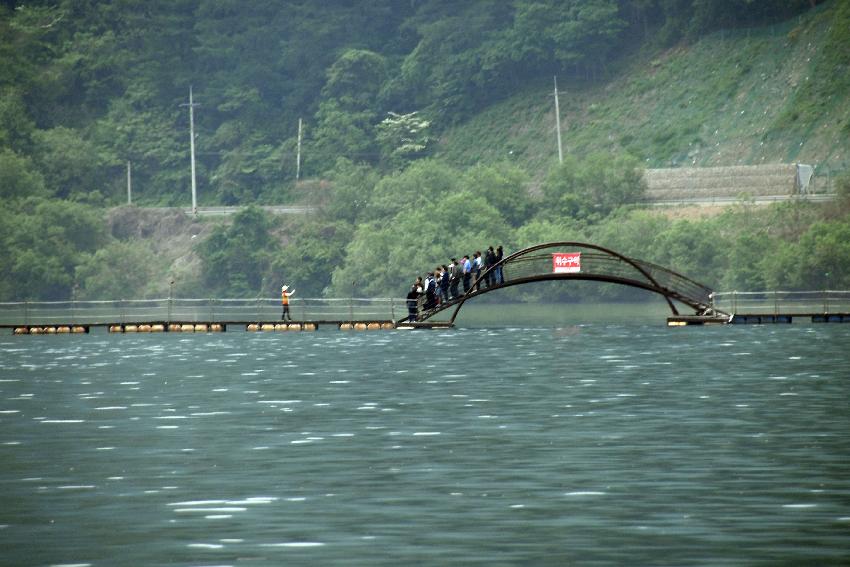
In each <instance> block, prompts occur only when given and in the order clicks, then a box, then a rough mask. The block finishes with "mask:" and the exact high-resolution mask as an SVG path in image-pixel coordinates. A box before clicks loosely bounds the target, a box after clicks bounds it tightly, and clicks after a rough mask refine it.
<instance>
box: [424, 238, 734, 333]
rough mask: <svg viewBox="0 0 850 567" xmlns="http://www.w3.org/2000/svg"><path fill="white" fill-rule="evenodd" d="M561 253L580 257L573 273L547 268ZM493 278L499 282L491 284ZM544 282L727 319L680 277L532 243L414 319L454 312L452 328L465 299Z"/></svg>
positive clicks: (709, 296) (585, 248)
mask: <svg viewBox="0 0 850 567" xmlns="http://www.w3.org/2000/svg"><path fill="white" fill-rule="evenodd" d="M563 253H580V254H581V256H580V268H579V271H574V272H556V271H555V270H554V269H553V266H554V264H553V258H554V254H563ZM499 273H501V275H502V277H501V280H499V281H497V278H498V274H499ZM550 280H589V281H599V282H608V283H615V284H620V285H625V286H630V287H635V288H640V289H644V290H647V291H650V292H653V293H657V294H659V295H661V296H663V297H664V299H665V300H666V302H667V305H668V306H669V307H670V311H671V312H672V313H673V315H679V311H678V309H677V308H676V303H674V302H677V303H681V304H683V305H686V306H688V307H690V308H692V309H693V310H694V311H695V313H696V314H697V315H718V316H723V315H727V314H726V313H723V312H720V311H718V310H716V309H715V308H714V305H713V301H712V300H713V295H714V293H713V291H712V290H711V288H709V287H708V286H705V285H703V284H701V283H699V282H696V281H694V280H692V279H690V278H688V277H686V276H683V275H682V274H679V273H677V272H674V271H673V270H669V269H667V268H664V267H662V266H659V265H657V264H653V263H650V262H645V261H643V260H637V259H635V258H629V257H627V256H624V255H623V254H620V253H618V252H615V251H613V250H610V249H608V248H603V247H602V246H597V245H595V244H588V243H586V242H568V241H564V242H548V243H545V244H538V245H536V246H531V247H529V248H525V249H523V250H519V251H518V252H515V253H513V254H511V255H509V256H506V257H505V258H503V259H502V260H501V261H500V262H499V263H497V264H496V265H494V266H492V267H490V268H489V269H487V270H482V272H481V274H480V277H479V278H478V279H477V280H474V282H473V283H472V287H471V289H470V291H469V293H466V294H463V295H461V296H460V297H459V298H456V299H452V300H450V301H448V302H444V303H442V304H440V305H438V306H437V307H435V308H433V309H430V310H427V311H423V312H422V313H420V316H419V320H420V321H425V320H427V319H429V318H431V317H433V316H435V315H437V314H438V313H441V312H444V311H446V310H448V309H452V308H454V312H453V313H452V315H451V319H450V320H449V324H453V323H454V321H455V318H456V317H457V315H458V312H459V311H460V309H461V307H463V304H464V303H465V302H466V301H468V300H470V299H473V298H475V297H478V296H480V295H482V294H485V293H489V292H491V291H496V290H498V289H504V288H506V287H511V286H515V285H522V284H527V283H532V282H540V281H550ZM488 281H489V282H490V285H488V284H487V282H488Z"/></svg>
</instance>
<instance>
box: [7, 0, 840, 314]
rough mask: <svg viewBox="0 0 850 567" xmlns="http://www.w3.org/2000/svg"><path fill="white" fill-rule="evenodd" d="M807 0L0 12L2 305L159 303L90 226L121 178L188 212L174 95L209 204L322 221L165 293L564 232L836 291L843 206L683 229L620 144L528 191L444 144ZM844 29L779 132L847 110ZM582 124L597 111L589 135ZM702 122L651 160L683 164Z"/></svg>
mask: <svg viewBox="0 0 850 567" xmlns="http://www.w3.org/2000/svg"><path fill="white" fill-rule="evenodd" d="M818 3H819V2H815V0H717V1H713V2H706V1H704V0H513V1H511V2H507V1H502V0H466V1H464V2H457V1H455V0H409V1H404V2H401V1H398V0H370V1H368V2H366V1H363V2H352V1H351V0H326V1H324V2H311V1H305V0H279V1H277V2H254V3H244V2H237V1H235V0H149V1H146V2H141V1H138V0H113V1H111V2H97V1H95V0H82V1H81V0H52V1H46V0H35V1H32V2H26V3H25V2H21V1H16V0H10V1H5V2H0V245H2V246H3V248H4V254H3V256H2V257H0V264H2V265H0V268H2V269H0V299H4V300H25V299H64V298H70V297H78V298H104V299H105V298H128V297H140V296H148V295H152V294H156V293H160V292H161V291H162V289H163V288H162V285H163V284H162V282H163V281H167V280H168V279H170V278H171V277H173V274H171V275H167V276H165V275H163V274H165V273H166V272H169V270H172V268H173V266H167V265H166V261H165V259H164V258H163V257H162V255H161V254H160V252H159V251H158V250H157V249H156V247H155V246H153V245H151V244H150V243H148V242H146V241H144V239H140V238H136V237H134V236H132V235H129V236H124V235H121V234H117V233H115V232H112V233H110V232H109V231H107V230H106V228H105V222H104V216H105V215H104V212H103V211H104V209H103V207H104V206H112V205H117V204H120V203H122V202H123V201H124V200H125V198H126V197H125V175H126V169H125V168H126V164H127V162H131V163H132V171H133V188H134V194H133V197H134V200H135V201H136V202H139V203H142V204H147V205H177V204H185V203H186V202H187V201H188V198H187V196H188V194H189V176H188V169H189V168H188V160H189V155H188V154H189V150H188V146H189V144H188V143H187V142H188V139H187V138H188V136H189V132H188V120H189V118H188V110H187V108H186V106H185V105H186V103H187V102H188V99H187V96H188V91H189V87H190V86H192V88H193V91H194V95H195V102H196V103H198V104H199V105H200V106H198V107H197V108H196V109H195V127H196V138H197V140H196V142H197V162H198V179H199V186H200V202H201V204H208V205H211V204H225V205H227V204H234V205H244V206H248V205H256V204H263V203H276V204H278V203H282V202H290V201H294V200H301V201H304V202H307V203H308V204H311V205H313V206H315V207H316V209H317V212H315V213H313V214H311V215H307V216H305V217H304V218H301V219H297V220H282V219H280V218H273V217H270V216H268V215H267V214H266V213H264V212H263V211H262V210H261V209H259V208H257V207H250V208H248V209H246V210H245V211H243V212H242V213H240V214H238V215H236V216H235V217H234V218H232V219H231V221H230V222H227V223H226V224H222V225H220V226H217V227H216V228H214V229H212V230H211V231H209V232H211V234H210V236H209V237H208V238H203V239H198V241H197V245H196V246H195V248H194V252H195V254H196V255H197V257H198V258H199V260H198V261H199V263H200V265H199V267H198V268H197V269H196V270H195V271H194V272H192V271H191V270H189V269H188V268H186V270H187V272H186V277H185V278H183V279H182V280H181V281H180V282H178V291H183V290H186V293H189V292H190V291H189V290H191V293H193V294H204V295H210V296H244V297H252V296H257V295H260V294H271V293H273V292H274V291H275V289H276V287H277V286H278V285H279V283H280V282H281V281H284V280H285V281H288V282H293V283H295V284H296V285H297V287H298V289H299V295H300V296H301V297H306V296H316V295H320V294H331V295H337V296H340V295H344V296H347V295H350V294H351V293H355V294H357V295H361V296H366V295H395V294H400V293H401V290H403V289H405V287H406V285H407V284H408V283H409V281H410V278H411V277H414V276H415V275H416V274H417V273H420V272H422V271H423V270H426V269H429V268H433V267H434V266H435V265H436V264H437V263H440V264H443V263H447V261H448V259H449V257H450V256H451V255H457V256H460V255H462V254H465V253H471V252H473V251H475V250H480V249H483V248H485V247H486V246H488V245H498V244H501V245H503V246H505V248H506V249H507V250H515V249H517V248H519V247H523V246H527V245H531V244H535V243H538V242H542V241H545V240H557V239H565V238H570V239H575V240H587V241H591V242H597V243H599V244H602V245H607V246H611V247H613V248H615V249H618V250H621V251H623V252H625V253H627V254H632V255H635V256H637V257H640V258H644V259H647V260H651V261H656V262H658V263H661V264H664V265H669V266H671V267H675V268H676V269H677V270H680V271H682V272H685V273H687V274H689V275H691V276H693V277H695V278H696V279H701V280H704V281H705V282H706V283H708V284H710V285H715V286H719V287H723V288H740V289H744V288H746V289H756V288H765V287H776V286H779V287H797V288H816V287H821V286H824V285H830V286H833V287H848V286H850V273H848V271H847V270H848V268H847V266H850V251H848V249H847V245H846V242H848V238H847V237H848V234H847V216H846V203H845V204H842V205H841V206H840V207H836V208H835V209H834V210H833V211H831V213H830V214H824V213H823V212H822V211H820V210H819V209H816V208H812V207H806V206H796V205H795V206H793V207H792V206H787V207H774V208H771V209H769V210H759V211H756V210H754V209H752V208H750V207H742V208H740V209H739V210H733V211H729V212H728V213H726V214H725V215H723V216H721V217H718V218H715V219H708V220H691V221H687V220H680V221H673V220H669V219H667V218H665V217H662V216H659V215H656V214H650V213H647V212H643V211H639V210H636V209H634V208H632V205H633V204H634V203H635V202H637V201H638V200H639V199H640V198H641V196H642V193H643V190H644V185H643V182H642V178H641V175H640V166H641V165H642V161H638V158H639V159H640V160H645V159H647V156H646V155H644V152H643V148H642V147H641V142H640V141H639V140H636V139H634V137H632V138H629V139H626V138H627V135H626V134H622V135H620V134H621V133H617V132H614V133H611V132H606V133H605V135H606V136H608V137H611V136H615V137H616V138H617V139H618V140H619V142H620V145H621V147H622V148H625V151H623V152H622V153H612V152H603V153H598V152H597V153H594V152H588V153H587V154H586V155H575V156H568V157H567V159H566V160H565V162H564V164H563V165H556V166H553V167H551V168H549V169H548V171H546V169H545V168H544V169H542V171H537V172H534V173H530V172H529V167H528V165H527V164H526V163H523V162H522V161H521V160H519V159H512V160H511V161H510V162H508V161H504V158H505V157H506V156H505V153H504V152H503V153H502V155H501V157H500V158H499V159H488V160H471V162H472V163H475V165H473V166H470V167H459V166H457V165H456V164H452V163H448V162H447V160H445V159H443V158H442V157H441V156H440V151H439V140H440V135H441V134H442V133H445V132H446V131H447V129H449V128H452V127H457V125H458V124H462V123H463V122H464V121H465V120H467V119H468V118H470V117H472V116H474V115H476V114H478V113H479V112H480V111H481V110H482V109H484V108H486V107H487V106H488V105H492V104H493V103H496V102H497V101H500V100H502V99H505V98H507V97H510V96H511V95H512V94H514V93H516V92H518V91H521V90H523V89H526V88H528V85H530V84H536V83H539V82H540V80H541V78H542V79H543V80H545V81H546V83H547V84H548V81H550V80H551V76H552V75H555V74H557V75H558V76H559V78H560V80H561V81H562V84H564V85H566V86H568V87H569V86H570V85H579V84H586V83H588V82H590V83H593V82H594V81H595V82H597V83H598V82H604V81H605V80H606V78H607V77H610V75H611V74H612V73H613V72H615V69H616V68H617V65H618V64H619V63H620V62H621V61H622V59H623V58H624V56H625V54H628V53H630V52H634V51H636V50H638V49H640V48H642V47H645V46H648V45H649V46H653V45H654V46H655V48H658V47H659V46H668V45H674V44H676V43H677V42H689V41H696V40H697V39H698V38H700V37H701V36H704V35H705V34H709V33H711V32H713V31H715V30H717V29H721V28H724V29H732V28H736V27H738V28H744V27H748V26H754V25H764V24H769V23H773V22H777V21H780V20H783V19H786V18H789V17H791V16H794V15H797V14H802V13H804V12H806V11H807V10H809V9H811V8H813V7H815V4H818ZM827 4H829V3H827ZM834 4H835V7H834V9H833V13H834V15H835V17H836V18H838V21H840V22H850V10H848V8H847V4H846V3H840V2H837V3H834ZM847 29H848V28H847V26H843V25H835V26H834V29H832V28H831V29H830V31H829V38H828V39H829V41H828V43H827V46H828V49H825V50H824V53H822V54H818V57H819V59H818V60H817V61H818V65H819V69H821V71H822V72H821V73H819V74H818V76H817V77H815V78H813V80H812V81H811V82H809V83H807V84H806V86H805V88H801V89H800V90H798V91H797V92H796V95H795V96H796V99H795V108H797V109H798V110H797V111H795V112H787V113H785V114H783V115H782V121H783V123H785V124H787V125H788V128H789V129H797V130H799V131H805V130H806V128H808V126H807V125H808V124H810V123H811V119H812V117H816V116H820V114H818V113H821V114H822V113H823V112H824V110H823V109H824V108H825V107H826V106H828V105H830V104H835V101H836V100H840V97H839V96H838V93H841V92H843V90H842V89H844V87H845V86H846V84H845V83H846V81H847V77H848V76H850V74H848V73H846V72H845V71H846V69H847V64H848V60H847V53H848V51H847V50H846V49H842V46H844V47H845V48H846V44H847V43H846V42H847V37H846V34H847ZM742 72H743V71H742ZM830 77H837V79H835V80H828V79H829V78H830ZM634 88H637V87H634ZM844 90H846V89H844ZM710 95H712V93H706V94H705V96H706V98H707V97H708V96H710ZM682 104H685V103H684V102H683V103H682ZM687 105H690V101H688V103H687ZM687 105H686V106H687ZM595 108H597V107H595V106H593V105H591V106H590V107H588V109H587V113H588V114H589V115H590V117H591V119H592V120H593V119H598V120H599V122H600V123H604V122H605V121H604V120H603V119H602V118H603V117H601V116H600V117H594V116H593V114H594V112H596V110H595ZM706 108H708V109H709V110H707V111H706V112H713V111H714V110H711V107H709V106H706ZM701 117H702V115H700V114H698V113H694V115H693V117H692V118H691V122H688V123H683V124H681V125H680V126H678V128H680V129H681V130H682V132H678V131H676V132H671V131H667V130H663V129H662V130H661V131H659V132H657V133H656V137H657V139H654V140H652V143H653V144H655V145H656V146H664V145H665V144H666V145H669V146H670V152H671V153H674V152H683V151H684V152H687V151H688V149H687V145H688V143H689V140H690V141H693V138H692V130H693V129H694V128H696V127H697V126H695V125H698V123H699V122H700V120H701ZM615 118H616V117H615ZM299 119H301V120H303V123H304V125H305V128H304V137H303V140H301V142H302V143H301V156H302V161H301V163H300V175H301V177H302V181H301V182H300V183H295V182H294V181H295V175H296V151H297V148H298V139H297V132H298V123H299ZM606 127H607V123H606ZM846 128H850V123H848V125H847V126H846ZM677 132H678V133H677ZM471 135H472V136H475V135H477V133H474V132H473V133H472V134H471ZM600 135H601V134H600ZM674 146H675V147H674ZM499 149H500V151H501V149H502V148H499ZM629 154H632V155H629ZM509 155H510V156H511V157H515V156H513V155H512V153H511V154H509ZM633 155H636V156H638V158H635V157H633ZM547 165H548V164H547ZM303 179H306V181H304V180H303ZM799 258H804V260H802V261H800V260H799ZM187 262H191V260H187ZM169 273H171V272H169ZM827 273H829V274H830V275H829V276H826V275H825V274H827ZM189 278H195V280H193V281H188V279H189ZM154 280H157V281H158V282H159V283H156V284H154V283H152V282H153V281H154ZM166 285H167V284H166ZM525 293H533V292H525ZM557 293H560V294H561V297H563V298H565V299H569V298H572V297H573V296H572V295H570V293H571V292H569V291H568V290H567V291H564V290H561V291H558V292H557ZM592 293H598V294H603V295H606V297H623V298H625V297H627V296H628V294H629V292H628V291H627V290H619V291H617V290H615V291H611V290H607V288H606V289H604V290H600V291H596V292H592Z"/></svg>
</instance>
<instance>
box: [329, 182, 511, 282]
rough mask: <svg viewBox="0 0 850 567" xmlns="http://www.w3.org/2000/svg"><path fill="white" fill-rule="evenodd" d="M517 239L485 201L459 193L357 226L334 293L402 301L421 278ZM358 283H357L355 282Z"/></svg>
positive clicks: (334, 278)
mask: <svg viewBox="0 0 850 567" xmlns="http://www.w3.org/2000/svg"><path fill="white" fill-rule="evenodd" d="M512 240H513V235H512V231H511V229H510V227H509V226H508V224H507V223H506V222H505V221H504V219H503V218H502V216H501V215H500V214H499V212H498V211H497V210H496V209H495V208H494V207H493V206H492V205H490V204H489V203H487V202H486V201H485V200H484V199H483V198H481V197H479V196H476V195H473V194H472V193H471V192H469V191H461V192H458V193H453V194H450V195H447V196H445V197H443V198H440V199H433V200H426V201H423V202H421V203H420V204H418V205H417V207H415V208H408V209H404V210H402V211H401V212H400V213H399V214H398V215H396V216H395V218H393V219H392V220H391V222H386V221H374V222H370V223H366V224H362V225H360V226H358V227H357V231H356V232H355V234H354V238H353V240H352V241H351V243H350V244H349V245H348V247H347V249H346V256H345V263H344V264H343V265H342V266H340V267H339V268H337V269H336V270H335V271H334V273H333V278H332V285H331V289H330V291H331V293H332V294H333V295H336V296H338V297H346V296H348V295H350V294H351V290H352V284H354V289H355V294H356V295H357V296H363V297H370V296H371V297H376V296H378V297H401V296H402V295H403V294H404V293H406V290H407V288H408V287H409V286H410V284H411V283H412V281H413V280H414V279H415V277H416V276H417V275H423V273H424V272H427V271H431V270H433V269H434V268H435V267H436V266H437V265H438V264H439V265H442V264H446V263H448V260H449V259H450V258H451V257H452V256H455V257H458V258H459V257H460V256H462V255H463V254H467V253H468V254H472V252H474V251H476V250H483V249H484V248H486V246H488V245H494V246H495V245H497V244H499V243H507V242H510V241H512ZM355 282H356V283H355Z"/></svg>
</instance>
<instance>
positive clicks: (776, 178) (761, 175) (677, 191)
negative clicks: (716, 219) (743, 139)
mask: <svg viewBox="0 0 850 567" xmlns="http://www.w3.org/2000/svg"><path fill="white" fill-rule="evenodd" d="M796 176H797V167H796V165H795V164H784V163H783V164H775V165H736V166H729V167H697V168H675V169H647V170H646V171H645V172H644V178H645V179H646V183H647V186H648V189H647V198H648V199H649V200H650V201H667V200H676V199H699V198H715V197H740V196H741V195H750V196H753V197H761V196H773V195H791V194H794V193H795V192H796Z"/></svg>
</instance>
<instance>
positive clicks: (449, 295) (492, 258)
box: [407, 246, 505, 321]
mask: <svg viewBox="0 0 850 567" xmlns="http://www.w3.org/2000/svg"><path fill="white" fill-rule="evenodd" d="M503 257H504V251H503V250H502V247H501V246H498V247H496V248H495V249H494V248H493V247H492V246H490V247H488V248H487V250H485V251H484V253H483V254H482V253H481V252H480V251H477V252H475V253H473V254H472V255H471V257H470V255H469V254H466V255H464V256H463V257H462V258H461V259H460V260H458V259H457V258H452V259H451V261H450V262H449V264H448V265H446V264H443V265H440V266H437V267H436V268H435V269H434V271H433V272H428V273H427V274H426V275H425V277H424V279H423V278H422V276H419V277H417V278H416V281H415V282H414V283H413V285H411V286H410V291H409V292H408V293H407V313H408V321H416V319H417V318H418V316H419V313H420V312H421V311H429V310H431V309H434V308H436V307H438V306H439V305H441V304H443V303H447V302H450V301H454V300H456V299H459V298H460V297H462V296H463V295H466V294H467V293H470V292H472V291H477V290H479V289H480V286H481V285H482V284H483V285H484V286H485V287H488V288H489V287H493V286H496V285H501V284H503V283H504V282H505V279H504V274H503V272H502V266H501V264H500V262H501V261H502V258H503ZM494 266H495V268H494V269H492V270H491V269H490V268H493V267H494ZM482 274H483V275H484V278H483V279H482V277H481V276H482ZM461 284H462V285H463V293H461V292H460V286H461Z"/></svg>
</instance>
